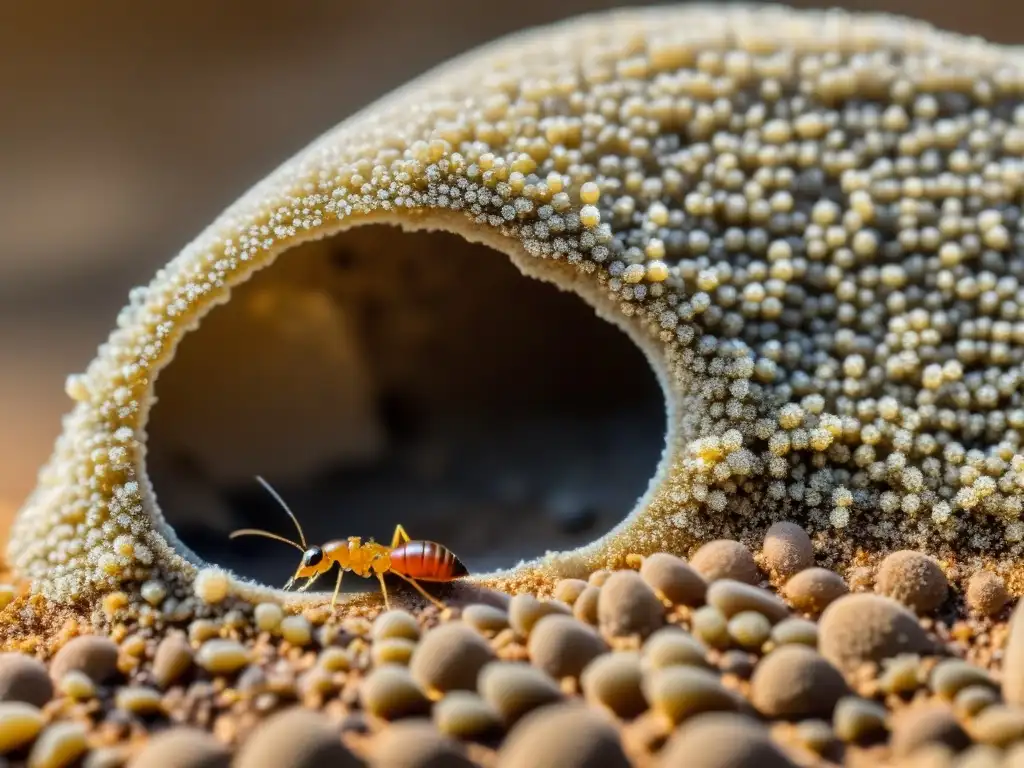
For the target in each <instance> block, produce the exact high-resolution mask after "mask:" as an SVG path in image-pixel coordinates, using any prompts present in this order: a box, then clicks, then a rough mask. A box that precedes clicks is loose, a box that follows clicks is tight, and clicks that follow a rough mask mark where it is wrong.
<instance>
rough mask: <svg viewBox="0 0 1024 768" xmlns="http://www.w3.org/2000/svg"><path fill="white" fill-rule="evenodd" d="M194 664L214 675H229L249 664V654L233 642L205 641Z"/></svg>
mask: <svg viewBox="0 0 1024 768" xmlns="http://www.w3.org/2000/svg"><path fill="white" fill-rule="evenodd" d="M196 663H197V664H198V665H199V666H201V667H202V668H203V669H205V670H206V671H207V672H210V673H211V674H214V675H230V674H232V673H234V672H237V671H238V670H240V669H242V667H244V666H246V665H247V664H248V663H249V652H248V651H247V650H246V648H245V646H243V645H242V644H241V643H239V642H237V641H235V640H223V639H214V640H207V641H206V642H205V643H203V644H202V645H201V646H200V647H199V651H198V652H197V653H196Z"/></svg>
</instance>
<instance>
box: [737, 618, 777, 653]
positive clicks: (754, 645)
mask: <svg viewBox="0 0 1024 768" xmlns="http://www.w3.org/2000/svg"><path fill="white" fill-rule="evenodd" d="M727 631H728V632H729V637H731V638H732V639H733V640H734V641H736V643H737V645H739V646H740V647H742V648H746V649H747V650H751V651H753V650H757V649H759V648H760V647H761V646H762V645H764V644H765V642H766V641H767V640H768V637H769V636H770V635H771V633H772V624H771V622H770V621H768V619H766V618H765V617H764V614H761V613H758V612H757V611H740V612H739V613H737V614H736V615H735V616H733V617H732V618H731V619H729V623H728V625H727Z"/></svg>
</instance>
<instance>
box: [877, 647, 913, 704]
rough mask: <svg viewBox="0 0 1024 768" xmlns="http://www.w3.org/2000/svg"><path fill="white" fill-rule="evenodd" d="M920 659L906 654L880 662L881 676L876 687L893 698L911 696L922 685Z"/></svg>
mask: <svg viewBox="0 0 1024 768" xmlns="http://www.w3.org/2000/svg"><path fill="white" fill-rule="evenodd" d="M922 672H923V671H922V669H921V657H920V656H917V655H916V654H912V653H908V654H901V655H899V656H894V657H893V658H891V659H886V660H885V661H883V662H882V674H881V675H880V676H879V678H878V687H879V688H880V689H881V690H882V691H884V692H885V693H888V694H892V695H895V696H902V695H907V694H912V693H914V691H916V690H918V689H919V688H920V687H921V686H922V685H923V684H924V680H923V679H922Z"/></svg>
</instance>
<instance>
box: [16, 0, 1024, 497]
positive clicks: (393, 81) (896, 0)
mask: <svg viewBox="0 0 1024 768" xmlns="http://www.w3.org/2000/svg"><path fill="white" fill-rule="evenodd" d="M641 4H643V5H647V4H649V3H629V2H625V1H624V0H620V1H619V2H613V1H610V0H562V2H557V3H556V2H539V1H537V0H519V1H518V2H517V3H514V4H513V3H500V4H498V3H496V4H494V5H493V7H491V8H488V7H487V4H485V3H481V2H479V0H438V2H433V3H422V2H411V1H406V2H403V1H402V0H374V2H368V3H344V2H337V1H334V2H329V1H327V0H306V1H305V2H298V3H291V4H282V3H275V2H266V0H248V2H244V3H243V2H240V1H235V0H231V1H225V2H218V3H208V2H205V1H200V0H179V1H178V2H174V3H160V4H158V3H143V4H139V3H130V2H112V1H107V0H100V2H98V3H91V4H86V3H78V2H68V1H67V0H57V1H56V2H53V3H45V4H43V3H32V2H28V1H27V0H7V2H5V3H3V4H2V6H0V114H2V115H3V119H2V120H0V169H2V171H0V511H2V510H3V509H4V508H5V507H6V508H7V509H13V508H15V507H16V506H17V505H19V504H20V503H21V501H22V499H23V498H24V496H25V494H27V493H28V492H29V491H30V490H31V488H32V487H33V485H34V483H35V473H36V470H37V468H38V466H39V465H40V463H41V462H42V461H44V460H45V458H46V456H47V454H48V452H49V450H50V446H51V443H52V441H53V439H54V437H55V436H56V434H57V432H58V431H59V428H60V424H59V420H60V417H61V415H62V413H63V412H64V411H65V410H66V409H67V408H68V406H69V401H67V400H66V398H65V396H64V393H63V383H64V378H65V376H66V374H68V373H70V372H74V371H78V370H81V369H82V367H83V366H84V365H85V364H86V363H87V362H88V360H89V359H90V358H91V357H92V355H93V353H94V350H95V347H96V345H97V344H99V343H100V342H102V341H103V340H104V338H105V337H106V334H107V333H108V331H109V330H110V328H111V327H112V325H113V322H114V318H115V315H116V313H117V311H118V309H119V308H120V307H121V305H122V304H123V303H124V300H125V298H126V295H127V292H128V290H129V289H130V288H131V287H132V286H133V285H136V284H139V283H144V282H146V281H148V279H149V278H150V276H151V274H152V273H153V271H154V270H155V269H156V268H157V267H158V266H160V265H161V264H162V263H163V262H165V261H167V260H168V259H169V258H170V257H171V256H172V255H173V254H174V253H175V252H177V251H178V250H179V249H180V248H181V247H182V246H183V245H184V244H185V243H186V242H188V240H189V239H190V238H192V237H193V236H194V235H195V234H197V233H198V232H199V231H200V230H201V229H202V228H203V227H204V226H205V225H207V224H208V223H209V222H210V221H211V220H212V219H213V218H214V217H215V216H216V215H217V214H218V213H219V212H220V211H221V210H222V209H223V208H224V207H225V206H227V205H228V204H229V203H231V202H232V201H233V200H234V199H235V198H236V197H238V196H239V195H240V194H241V193H242V192H243V191H244V190H245V189H246V188H247V187H249V186H250V185H251V184H253V183H255V182H256V181H258V180H259V179H260V178H261V177H262V176H264V175H265V174H266V173H267V172H269V171H270V170H271V169H272V168H274V167H275V166H276V165H277V164H278V163H279V162H281V161H282V160H284V159H285V158H287V157H288V156H289V155H291V154H292V153H294V152H295V151H297V150H299V149H300V148H301V147H302V146H303V145H305V144H306V143H307V142H309V141H310V140H312V139H313V138H314V137H315V136H317V135H318V134H320V133H321V132H322V131H324V130H326V129H327V128H329V127H330V126H332V125H333V124H335V123H337V122H338V121H340V120H342V119H344V118H345V117H346V116H347V115H349V114H351V113H352V112H353V111H354V110H356V109H358V108H360V107H362V106H364V105H366V104H367V103H369V102H371V101H372V100H373V99H375V98H376V97H378V96H380V95H382V94H384V93H386V92H387V91H389V90H390V89H392V88H394V87H396V86H398V85H400V84H402V83H403V82H405V81H406V80H408V79H409V78H411V77H413V76H415V75H417V74H419V73H421V72H422V71H423V70H424V69H426V68H428V67H430V66H432V65H434V64H437V63H439V62H441V61H443V60H445V59H447V58H449V57H450V56H452V55H455V54H458V53H460V52H463V51H465V50H467V49H469V48H471V47H473V46H476V45H478V44H480V43H483V42H485V41H488V40H491V39H493V38H495V37H498V36H500V35H503V34H505V33H508V32H512V31H514V30H517V29H521V28H524V27H529V26H534V25H537V24H543V23H546V22H550V21H554V20H556V19H560V18H565V17H568V16H572V15H576V14H578V13H581V12H585V11H591V10H601V9H605V8H610V7H616V6H623V5H641ZM799 4H801V5H814V4H811V3H799ZM844 5H845V6H846V7H849V8H854V9H861V10H883V11H890V12H894V13H902V14H908V15H914V16H917V17H919V18H923V19H927V20H929V21H932V22H933V23H936V24H938V25H939V26H941V27H944V28H947V29H951V30H955V31H959V32H964V33H970V34H977V35H982V36H985V37H987V38H989V39H991V40H994V41H997V42H1003V43H1010V44H1017V43H1021V42H1024V6H1021V4H1018V3H1008V2H1006V1H1005V0H975V1H974V2H970V3H964V2H952V1H951V0H888V1H886V0H871V1H867V0H865V1H863V2H855V1H852V0H851V1H848V2H846V3H844Z"/></svg>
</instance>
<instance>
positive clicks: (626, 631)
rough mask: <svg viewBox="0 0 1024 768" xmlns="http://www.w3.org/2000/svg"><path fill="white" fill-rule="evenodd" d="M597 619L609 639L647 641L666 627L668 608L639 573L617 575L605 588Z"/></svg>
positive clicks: (598, 605)
mask: <svg viewBox="0 0 1024 768" xmlns="http://www.w3.org/2000/svg"><path fill="white" fill-rule="evenodd" d="M597 617H598V624H599V626H600V628H601V633H602V634H603V635H604V636H605V637H625V636H629V635H639V636H640V637H641V638H643V637H647V636H648V635H649V634H651V633H652V632H653V631H654V630H656V629H658V628H659V627H661V626H662V625H663V624H664V623H665V608H664V606H663V605H662V604H661V601H660V600H659V599H658V596H657V595H655V594H654V591H653V590H652V589H651V588H650V587H649V586H647V583H646V582H645V581H644V580H643V578H641V576H640V574H638V573H636V572H635V571H616V572H615V573H613V574H612V575H611V576H609V577H608V580H607V581H606V582H605V583H604V586H602V587H601V594H600V595H599V596H598V599H597Z"/></svg>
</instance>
